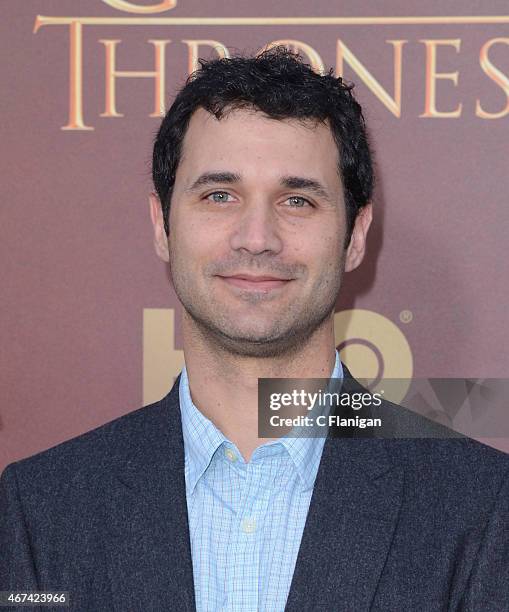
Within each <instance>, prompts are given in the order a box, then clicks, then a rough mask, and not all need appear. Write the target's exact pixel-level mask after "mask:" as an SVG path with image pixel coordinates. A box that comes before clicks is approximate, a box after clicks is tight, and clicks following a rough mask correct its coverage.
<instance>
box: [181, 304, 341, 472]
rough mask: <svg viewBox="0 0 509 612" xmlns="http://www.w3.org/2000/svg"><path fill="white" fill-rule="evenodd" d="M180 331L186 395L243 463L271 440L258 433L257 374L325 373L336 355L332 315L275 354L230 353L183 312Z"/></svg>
mask: <svg viewBox="0 0 509 612" xmlns="http://www.w3.org/2000/svg"><path fill="white" fill-rule="evenodd" d="M182 332H183V340H184V358H185V363H186V370H187V375H188V379H189V389H190V393H191V399H192V400H193V403H194V404H195V406H196V407H197V408H198V409H199V410H200V412H201V413H202V414H204V415H205V416H206V417H207V418H208V419H209V420H211V421H212V422H213V423H214V425H215V426H216V427H217V428H218V429H219V430H220V431H221V432H222V433H223V434H224V435H225V436H226V438H228V439H229V440H231V441H232V442H233V443H234V444H235V445H236V446H237V448H238V449H239V451H240V453H241V454H242V456H243V457H244V460H245V461H246V462H247V461H249V459H250V458H251V455H252V454H253V451H254V450H255V449H256V448H257V447H258V446H260V445H261V444H263V443H265V442H268V441H269V440H270V438H259V437H258V378H328V377H329V376H330V375H331V372H332V370H333V368H334V363H335V359H336V354H335V341H334V325H333V314H331V316H330V317H329V318H327V319H326V320H325V321H324V323H323V324H322V325H321V326H320V328H319V329H317V330H316V331H315V332H314V333H313V334H312V336H310V337H309V338H308V339H307V340H306V341H305V342H303V343H302V344H301V345H299V347H298V348H295V349H293V350H292V351H291V353H288V354H281V355H277V356H275V357H263V358H259V357H251V356H249V357H245V356H239V355H237V354H232V353H231V352H229V351H227V350H225V349H224V348H223V347H221V346H218V344H217V342H215V341H214V340H213V339H212V338H211V337H210V336H209V335H205V334H203V333H202V332H201V331H200V330H199V329H198V328H197V326H196V323H195V322H194V321H193V320H192V319H191V318H190V317H189V316H188V315H187V313H185V312H184V316H183V321H182Z"/></svg>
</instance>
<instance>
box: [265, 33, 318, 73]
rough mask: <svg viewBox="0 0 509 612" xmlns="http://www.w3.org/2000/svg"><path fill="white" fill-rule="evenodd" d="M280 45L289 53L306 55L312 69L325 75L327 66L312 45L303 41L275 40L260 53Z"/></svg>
mask: <svg viewBox="0 0 509 612" xmlns="http://www.w3.org/2000/svg"><path fill="white" fill-rule="evenodd" d="M278 45H283V46H284V47H286V48H287V49H288V50H289V51H292V52H293V53H304V54H305V55H307V57H308V59H309V62H310V65H311V68H312V69H313V70H314V71H315V72H318V73H319V74H323V73H324V71H325V66H324V63H323V60H322V58H321V57H320V55H319V54H318V52H317V51H316V50H315V49H313V47H312V46H311V45H308V44H306V43H305V42H302V41H301V40H292V39H289V38H282V39H281V40H274V41H273V42H271V43H269V44H268V45H266V46H265V47H263V49H261V51H259V53H261V52H262V51H263V50H265V49H270V48H272V47H277V46H278Z"/></svg>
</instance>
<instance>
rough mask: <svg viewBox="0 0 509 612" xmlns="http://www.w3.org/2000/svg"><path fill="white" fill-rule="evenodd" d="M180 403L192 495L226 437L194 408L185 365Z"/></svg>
mask: <svg viewBox="0 0 509 612" xmlns="http://www.w3.org/2000/svg"><path fill="white" fill-rule="evenodd" d="M179 400H180V412H181V416H182V435H183V438H184V449H185V465H186V488H187V492H188V494H190V493H192V492H193V491H194V488H195V486H196V483H197V482H198V480H199V479H200V478H201V476H202V474H203V472H205V470H206V469H207V468H208V466H209V464H210V462H211V460H212V457H213V455H214V453H215V452H216V450H217V449H218V448H219V446H221V444H222V443H223V442H225V441H226V440H227V438H226V437H225V436H224V435H223V434H222V433H221V431H220V430H219V429H218V428H217V427H216V426H215V425H214V423H212V421H211V420H210V419H207V417H206V416H205V415H204V414H202V413H201V412H200V411H199V410H198V408H197V407H196V406H195V405H194V403H193V400H192V399H191V393H190V390H189V380H188V378H187V370H186V367H185V366H184V367H183V369H182V372H181V375H180V384H179Z"/></svg>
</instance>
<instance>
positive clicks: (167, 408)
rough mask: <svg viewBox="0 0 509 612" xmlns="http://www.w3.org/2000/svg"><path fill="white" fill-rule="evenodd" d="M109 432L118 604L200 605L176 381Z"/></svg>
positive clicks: (109, 517) (108, 541)
mask: <svg viewBox="0 0 509 612" xmlns="http://www.w3.org/2000/svg"><path fill="white" fill-rule="evenodd" d="M179 381H180V376H179V377H178V378H177V380H176V381H175V384H174V385H173V387H172V390H171V391H170V393H169V394H168V395H167V396H166V397H165V398H164V399H162V400H161V401H160V402H158V403H157V404H154V405H152V406H150V407H147V408H142V409H141V410H138V411H135V412H133V413H131V414H130V415H128V416H127V417H126V419H122V420H121V421H120V423H119V427H118V430H113V431H112V432H111V440H110V441H109V442H108V443H109V444H110V448H111V449H113V450H112V451H111V452H110V460H111V467H112V470H111V474H110V478H109V482H108V483H107V503H106V508H105V510H106V525H105V530H106V538H105V549H106V558H107V563H108V568H109V574H110V579H111V584H112V598H113V603H114V608H115V609H116V610H119V611H122V612H124V611H125V610H155V609H158V610H163V609H170V608H171V609H175V610H187V611H188V612H192V611H194V610H195V601H194V582H193V566H192V560H191V549H190V538H189V525H188V518H187V503H186V491H185V476H184V444H183V438H182V425H181V418H180V406H179V395H178V385H179Z"/></svg>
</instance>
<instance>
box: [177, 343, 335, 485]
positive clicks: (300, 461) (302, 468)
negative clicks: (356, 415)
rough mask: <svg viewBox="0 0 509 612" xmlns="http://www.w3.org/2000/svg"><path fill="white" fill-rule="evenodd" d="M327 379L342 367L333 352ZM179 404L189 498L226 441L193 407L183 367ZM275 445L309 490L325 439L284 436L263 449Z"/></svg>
mask: <svg viewBox="0 0 509 612" xmlns="http://www.w3.org/2000/svg"><path fill="white" fill-rule="evenodd" d="M331 378H343V367H342V364H341V360H340V358H339V353H338V351H337V350H336V361H335V364H334V369H333V371H332V374H331ZM179 401H180V412H181V417H182V435H183V438H184V448H185V459H186V461H185V465H186V489H187V493H188V495H189V494H191V493H192V492H193V491H194V488H195V486H196V483H197V482H198V480H199V479H200V478H201V476H202V475H203V473H204V472H205V470H206V469H207V468H208V466H209V464H210V462H211V461H212V457H213V456H214V454H215V452H216V451H217V449H218V448H219V447H220V446H221V444H223V443H224V442H229V440H228V438H226V437H225V436H224V434H223V433H222V432H221V431H220V430H219V429H218V428H217V427H216V426H215V425H214V423H212V421H211V420H210V419H208V418H207V417H206V416H205V415H204V414H202V412H200V410H198V408H197V407H196V406H195V405H194V403H193V400H192V399H191V393H190V390H189V379H188V377H187V370H186V367H185V365H184V367H183V368H182V372H181V376H180V384H179ZM278 443H280V444H283V446H284V447H285V448H286V450H287V452H288V454H289V455H290V457H291V459H292V461H293V464H294V465H295V468H296V470H297V473H298V474H299V477H300V480H301V482H302V485H303V487H304V488H305V489H308V488H311V487H312V486H313V484H314V482H315V478H316V474H317V472H318V467H319V465H320V458H321V456H322V450H323V445H324V443H325V437H324V436H322V437H295V436H294V437H289V436H288V435H286V436H283V437H281V438H278V439H275V440H274V441H272V442H267V443H266V444H264V445H263V446H269V445H273V444H278ZM255 452H256V451H255Z"/></svg>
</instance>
